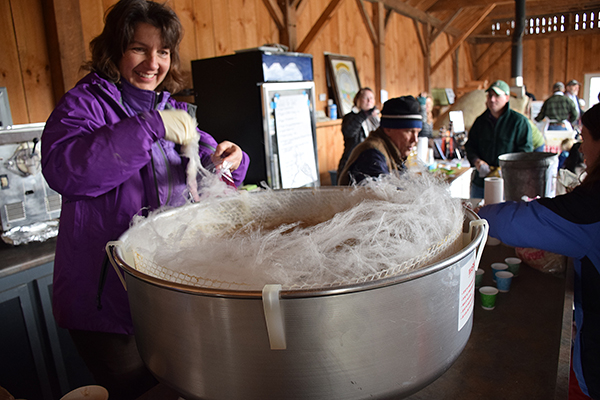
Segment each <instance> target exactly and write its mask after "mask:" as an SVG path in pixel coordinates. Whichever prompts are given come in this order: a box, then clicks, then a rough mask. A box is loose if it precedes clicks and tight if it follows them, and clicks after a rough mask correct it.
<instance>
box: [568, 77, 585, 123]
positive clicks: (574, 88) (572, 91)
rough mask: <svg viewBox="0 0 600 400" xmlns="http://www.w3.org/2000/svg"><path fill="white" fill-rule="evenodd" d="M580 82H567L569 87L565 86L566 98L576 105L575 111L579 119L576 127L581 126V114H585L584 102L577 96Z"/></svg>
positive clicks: (573, 80)
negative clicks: (582, 106)
mask: <svg viewBox="0 0 600 400" xmlns="http://www.w3.org/2000/svg"><path fill="white" fill-rule="evenodd" d="M579 86H580V84H579V82H578V81H577V80H575V79H572V80H570V81H569V82H567V86H565V96H566V97H568V98H569V99H571V101H572V102H573V104H574V105H575V109H576V110H577V119H576V121H575V123H574V127H579V126H580V118H581V114H583V110H582V109H581V102H582V101H583V100H582V99H580V98H579V97H577V95H578V94H579Z"/></svg>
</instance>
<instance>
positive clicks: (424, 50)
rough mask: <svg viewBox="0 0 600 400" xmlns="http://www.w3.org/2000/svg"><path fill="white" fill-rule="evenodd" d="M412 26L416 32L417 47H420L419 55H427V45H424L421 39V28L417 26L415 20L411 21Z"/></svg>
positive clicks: (423, 40) (417, 23)
mask: <svg viewBox="0 0 600 400" xmlns="http://www.w3.org/2000/svg"><path fill="white" fill-rule="evenodd" d="M412 21H413V24H414V25H415V31H416V32H417V38H418V39H419V45H420V46H421V53H423V56H426V55H427V48H428V46H427V44H426V43H425V39H424V38H423V35H422V34H421V27H420V26H419V22H418V21H417V20H414V19H413V20H412Z"/></svg>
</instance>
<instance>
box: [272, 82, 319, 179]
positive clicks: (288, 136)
mask: <svg viewBox="0 0 600 400" xmlns="http://www.w3.org/2000/svg"><path fill="white" fill-rule="evenodd" d="M308 100H309V99H308V95H307V94H298V95H287V96H280V97H279V98H278V99H277V106H276V107H275V128H276V132H277V147H278V154H279V169H280V171H281V186H282V187H283V188H284V189H289V188H296V187H301V186H304V185H308V184H310V183H312V182H314V181H316V180H317V163H316V160H315V148H314V142H313V135H312V125H311V118H310V108H309V104H308Z"/></svg>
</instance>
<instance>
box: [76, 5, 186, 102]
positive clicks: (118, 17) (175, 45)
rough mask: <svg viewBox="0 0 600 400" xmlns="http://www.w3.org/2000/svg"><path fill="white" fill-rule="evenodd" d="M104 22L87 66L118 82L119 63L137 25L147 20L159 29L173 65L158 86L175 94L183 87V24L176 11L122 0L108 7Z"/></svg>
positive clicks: (119, 75) (93, 42) (91, 46)
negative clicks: (181, 58) (181, 45)
mask: <svg viewBox="0 0 600 400" xmlns="http://www.w3.org/2000/svg"><path fill="white" fill-rule="evenodd" d="M104 21H105V23H104V29H103V30H102V33H101V34H100V35H99V36H97V37H95V38H94V39H93V40H92V41H91V42H90V50H91V52H92V61H90V62H88V63H87V64H86V65H85V66H84V68H86V69H88V70H91V71H95V72H99V73H101V74H103V75H104V76H105V77H107V78H108V79H109V80H111V81H113V82H115V83H117V82H119V81H120V79H121V73H120V72H119V64H120V62H121V59H122V58H123V54H124V53H125V51H126V50H127V47H128V46H129V44H130V43H131V41H132V40H133V37H134V33H135V27H136V26H137V24H139V23H146V24H150V25H152V26H154V27H156V28H157V29H159V30H160V32H161V37H162V40H163V43H164V45H165V47H167V48H168V49H169V50H170V53H171V68H170V69H169V72H168V73H167V76H166V77H165V79H164V80H163V81H162V82H161V83H160V85H159V87H158V88H157V89H158V90H162V89H164V90H168V91H170V92H172V93H175V92H177V91H178V90H179V89H181V88H182V87H183V85H184V78H183V76H182V74H181V72H180V70H179V43H180V42H181V38H182V37H183V27H182V26H181V22H180V21H179V18H178V17H177V14H175V12H174V11H173V10H171V9H170V8H169V7H167V6H166V5H164V4H159V3H156V2H154V1H148V0H120V1H119V2H118V3H116V4H115V5H114V6H112V7H110V8H109V9H108V10H107V12H106V14H105V17H104Z"/></svg>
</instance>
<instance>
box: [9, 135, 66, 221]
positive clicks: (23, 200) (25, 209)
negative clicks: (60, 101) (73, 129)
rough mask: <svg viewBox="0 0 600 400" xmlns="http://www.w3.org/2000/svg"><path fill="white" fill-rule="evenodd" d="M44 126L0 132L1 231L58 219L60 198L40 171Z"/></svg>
mask: <svg viewBox="0 0 600 400" xmlns="http://www.w3.org/2000/svg"><path fill="white" fill-rule="evenodd" d="M44 126H45V123H36V124H23V125H12V126H8V127H6V128H0V220H1V221H2V231H5V232H6V231H8V230H10V229H13V228H15V227H21V226H27V225H31V224H34V223H37V222H43V221H48V220H52V219H56V218H58V217H59V216H60V208H61V201H62V200H61V196H60V194H58V193H57V192H55V191H54V190H52V189H50V187H49V186H48V184H47V183H46V180H45V179H44V176H43V175H42V171H41V156H40V147H41V146H40V139H41V137H42V131H43V130H44Z"/></svg>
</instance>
